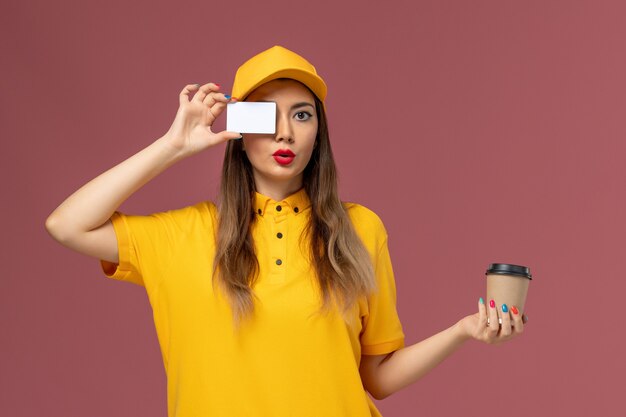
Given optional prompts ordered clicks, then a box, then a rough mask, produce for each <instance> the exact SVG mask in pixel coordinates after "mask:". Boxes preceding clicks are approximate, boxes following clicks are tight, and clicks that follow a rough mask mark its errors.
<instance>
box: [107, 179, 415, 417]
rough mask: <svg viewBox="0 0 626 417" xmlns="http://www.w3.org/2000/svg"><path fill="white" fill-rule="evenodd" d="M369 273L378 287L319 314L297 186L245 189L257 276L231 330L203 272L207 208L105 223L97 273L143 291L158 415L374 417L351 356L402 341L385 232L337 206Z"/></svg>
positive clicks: (119, 216)
mask: <svg viewBox="0 0 626 417" xmlns="http://www.w3.org/2000/svg"><path fill="white" fill-rule="evenodd" d="M345 207H347V209H348V214H349V216H350V218H351V220H352V222H353V224H354V226H355V228H356V231H357V233H358V235H359V237H360V238H361V239H362V240H363V243H364V244H365V247H366V248H367V250H368V252H369V254H370V256H371V259H372V262H373V265H374V269H375V272H376V281H377V285H378V292H377V293H376V294H375V295H373V296H371V297H367V298H366V297H361V299H360V301H359V303H358V305H355V308H354V309H353V310H352V312H353V314H352V316H351V320H348V322H346V321H344V319H343V318H342V317H341V314H340V312H339V311H333V313H332V314H331V315H328V316H323V315H318V314H314V313H316V312H317V311H318V309H319V307H320V300H319V295H318V290H317V288H316V287H315V286H314V285H315V281H314V280H315V279H316V277H315V274H314V270H313V267H312V266H311V265H310V256H309V254H308V252H307V250H308V249H306V248H307V246H306V245H300V244H299V237H300V233H301V231H302V230H303V228H304V226H305V225H306V223H307V221H308V219H309V216H310V210H311V209H310V201H309V199H308V196H307V194H306V192H305V191H304V189H301V190H300V191H298V192H296V193H294V194H292V195H291V196H289V197H287V198H286V199H285V200H283V201H279V202H277V201H274V200H272V199H270V198H269V197H266V196H263V195H261V194H258V193H257V194H256V198H255V201H254V209H255V211H256V212H257V214H256V216H257V219H256V220H257V221H256V222H255V223H254V227H253V236H254V241H255V245H256V250H257V257H258V259H259V264H260V275H259V278H258V281H257V282H256V284H255V286H254V287H253V290H254V292H255V294H256V295H257V296H258V297H259V299H260V301H257V302H255V303H256V304H255V313H254V317H253V318H252V320H249V321H244V322H243V323H242V327H241V328H240V330H239V333H235V330H234V327H233V321H232V313H231V310H230V306H229V304H228V302H227V300H226V299H225V297H224V296H223V294H222V293H221V292H220V291H219V290H218V288H219V287H216V291H215V292H214V291H213V286H212V284H211V282H212V270H213V258H214V255H215V232H216V230H217V226H216V214H217V210H216V207H215V205H214V204H213V203H211V202H209V201H204V202H201V203H198V204H195V205H192V206H188V207H184V208H181V209H176V210H170V211H166V212H161V213H155V214H152V215H149V216H138V215H126V214H123V213H120V212H115V213H114V214H113V216H112V217H111V219H112V222H113V226H114V228H115V233H116V235H117V241H118V247H119V265H116V264H112V263H110V262H107V261H103V260H101V261H100V262H101V266H102V269H103V271H104V273H105V275H106V276H108V277H111V278H114V279H117V280H122V281H128V282H133V283H135V284H138V285H142V286H144V287H145V288H146V292H147V294H148V298H149V300H150V304H151V306H152V310H153V316H154V323H155V327H156V331H157V336H158V339H159V344H160V347H161V353H162V355H163V363H164V365H165V372H166V374H167V381H168V386H167V400H168V416H169V417H219V416H225V417H256V416H259V417H287V416H294V417H295V416H297V417H308V416H310V417H366V416H367V417H370V416H380V413H379V411H378V410H377V409H376V407H375V405H374V403H373V402H372V399H371V398H370V397H369V395H368V394H367V393H366V391H365V389H364V388H363V383H362V381H361V378H360V374H359V364H360V360H361V355H362V354H365V355H381V354H386V353H389V352H393V351H394V350H397V349H399V348H401V347H403V346H404V334H403V331H402V325H401V323H400V320H399V318H398V315H397V312H396V287H395V282H394V276H393V271H392V267H391V261H390V258H389V252H388V249H387V234H386V231H385V228H384V226H383V224H382V222H381V220H380V219H379V218H378V216H377V215H376V214H374V213H373V212H372V211H370V210H369V209H367V208H365V207H363V206H360V205H358V204H353V203H345Z"/></svg>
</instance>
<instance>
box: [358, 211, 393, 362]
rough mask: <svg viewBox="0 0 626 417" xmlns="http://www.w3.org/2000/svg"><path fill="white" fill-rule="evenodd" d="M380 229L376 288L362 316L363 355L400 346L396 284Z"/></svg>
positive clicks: (379, 352)
mask: <svg viewBox="0 0 626 417" xmlns="http://www.w3.org/2000/svg"><path fill="white" fill-rule="evenodd" d="M381 227H382V223H381ZM383 233H384V239H383V240H382V243H381V244H380V247H379V249H378V252H377V254H376V256H375V258H374V271H375V274H376V282H377V285H378V291H377V292H376V293H374V294H373V295H371V296H370V297H368V310H369V311H368V314H367V315H366V316H365V317H364V318H363V326H364V329H363V331H362V333H361V353H362V354H363V355H382V354H386V353H390V352H393V351H395V350H398V349H400V348H402V347H404V332H403V331H402V323H401V322H400V318H399V317H398V312H397V309H396V284H395V279H394V274H393V268H392V265H391V258H390V255H389V249H388V245H387V236H386V232H384V229H383Z"/></svg>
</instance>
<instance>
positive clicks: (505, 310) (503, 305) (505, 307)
mask: <svg viewBox="0 0 626 417" xmlns="http://www.w3.org/2000/svg"><path fill="white" fill-rule="evenodd" d="M502 312H503V313H508V312H509V308H508V307H507V306H506V304H502Z"/></svg>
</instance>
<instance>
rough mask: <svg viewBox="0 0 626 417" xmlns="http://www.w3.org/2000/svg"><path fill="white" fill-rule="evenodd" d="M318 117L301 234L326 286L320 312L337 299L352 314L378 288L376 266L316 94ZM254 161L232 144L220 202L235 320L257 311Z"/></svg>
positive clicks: (226, 282) (220, 241)
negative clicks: (345, 191)
mask: <svg viewBox="0 0 626 417" xmlns="http://www.w3.org/2000/svg"><path fill="white" fill-rule="evenodd" d="M311 94H312V95H313V98H314V99H315V109H316V112H317V117H318V128H317V136H316V139H315V140H316V146H315V148H314V149H313V153H312V155H311V159H310V161H309V163H308V165H307V166H306V168H305V169H304V172H303V187H304V189H305V190H306V192H307V194H308V196H309V199H310V201H311V214H310V220H309V222H308V224H307V226H306V228H305V231H304V233H303V235H302V236H301V243H302V240H304V242H305V243H307V246H308V247H309V248H310V254H311V260H312V263H313V265H314V267H315V271H316V273H317V282H318V284H319V290H320V292H321V298H322V306H321V308H320V310H319V312H320V313H328V312H330V311H331V309H332V304H333V302H337V303H338V304H340V305H341V314H342V315H343V317H344V319H346V320H347V314H348V312H349V311H350V309H351V308H352V306H353V305H354V304H355V303H356V302H357V301H358V298H359V297H361V296H362V295H368V294H370V293H372V292H373V291H375V289H376V280H375V277H374V270H373V267H372V263H371V260H370V257H369V254H368V252H367V250H366V249H365V246H364V245H363V243H362V242H361V240H360V239H359V237H358V235H357V234H356V232H355V230H354V228H353V226H352V222H351V221H350V218H349V217H348V214H347V213H346V210H345V208H344V206H343V204H342V202H341V201H340V200H339V194H338V190H337V189H338V187H337V170H336V166H335V161H334V159H333V153H332V149H331V146H330V140H329V135H328V124H327V120H326V113H325V111H324V106H323V105H322V102H321V101H320V100H319V99H318V98H317V97H316V96H315V94H313V93H312V92H311ZM252 172H253V171H252V165H251V163H250V161H249V160H248V157H247V156H246V153H245V152H244V151H243V149H242V141H241V140H231V141H229V143H228V144H227V146H226V152H225V154H224V164H223V167H222V181H221V187H220V195H219V199H218V202H219V205H218V233H217V251H216V255H215V260H214V275H213V276H214V281H213V284H214V287H215V282H216V281H215V280H217V282H218V283H219V284H220V287H222V289H223V290H224V293H225V295H226V296H227V298H228V300H229V301H230V305H231V307H232V310H233V318H234V323H235V326H236V327H238V326H239V323H240V321H241V320H242V319H244V318H246V317H248V316H249V315H251V314H252V312H253V311H254V301H253V297H256V295H255V294H254V292H253V290H252V287H253V285H254V283H255V282H256V280H257V278H258V274H259V262H258V259H257V257H256V253H255V247H254V241H253V239H252V226H253V224H254V221H255V219H256V214H255V212H254V209H253V206H252V204H253V201H254V193H255V191H256V190H255V184H254V177H253V173H252Z"/></svg>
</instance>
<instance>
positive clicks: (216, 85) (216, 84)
mask: <svg viewBox="0 0 626 417" xmlns="http://www.w3.org/2000/svg"><path fill="white" fill-rule="evenodd" d="M213 84H215V85H216V86H218V87H221V86H220V85H219V84H218V83H213Z"/></svg>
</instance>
